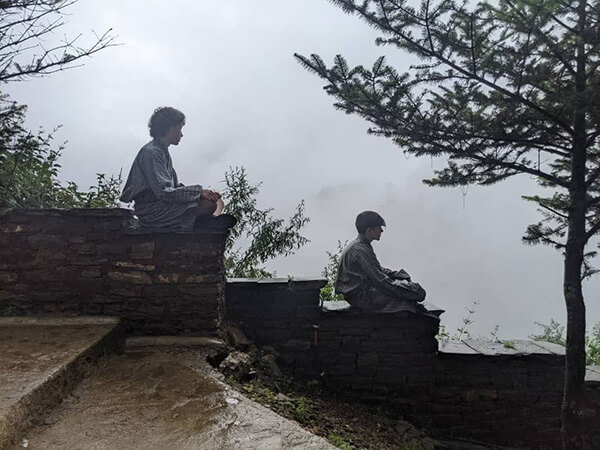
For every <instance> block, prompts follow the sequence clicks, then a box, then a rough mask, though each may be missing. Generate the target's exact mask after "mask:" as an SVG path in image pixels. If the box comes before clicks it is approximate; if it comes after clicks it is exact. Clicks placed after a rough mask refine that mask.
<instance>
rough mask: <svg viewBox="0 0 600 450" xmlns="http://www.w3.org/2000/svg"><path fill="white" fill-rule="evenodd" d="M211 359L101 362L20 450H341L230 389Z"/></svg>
mask: <svg viewBox="0 0 600 450" xmlns="http://www.w3.org/2000/svg"><path fill="white" fill-rule="evenodd" d="M208 351H209V350H208V349H206V348H205V347H195V348H192V347H177V346H156V347H151V346H150V347H149V346H142V347H133V348H129V349H127V350H126V352H125V353H124V354H121V355H117V354H113V355H108V356H106V357H104V358H101V359H100V361H99V363H98V367H97V368H96V369H95V371H94V372H93V373H92V374H91V375H90V376H88V377H87V378H85V379H84V380H83V381H82V382H81V383H80V384H79V385H78V386H77V387H76V388H75V389H74V390H73V391H72V393H71V394H70V395H68V396H67V397H66V398H65V399H64V400H63V402H62V403H61V404H60V405H58V406H57V407H55V408H54V409H53V410H52V411H50V412H49V413H47V414H46V415H45V416H44V417H43V418H42V419H41V422H40V423H39V424H38V425H37V426H35V427H34V428H30V429H29V430H27V431H26V432H25V433H24V434H23V437H22V439H20V441H19V443H18V444H17V445H16V446H13V448H14V449H21V448H24V447H27V448H28V449H33V450H35V449H50V448H51V449H90V450H92V449H93V450H95V449H207V450H210V449H240V448H244V449H261V450H263V449H291V448H298V449H334V448H335V447H334V446H332V445H331V444H329V443H328V442H327V441H326V440H325V439H323V438H321V437H318V436H316V435H313V434H311V433H309V432H308V431H306V430H304V429H303V428H302V427H300V426H299V425H298V424H297V423H295V422H292V421H290V420H288V419H286V418H283V417H281V416H279V415H278V414H276V413H274V412H273V411H271V410H269V409H267V408H265V407H263V406H261V405H259V404H258V403H255V402H254V401H252V400H250V399H248V398H246V397H244V396H243V395H242V394H240V393H239V392H237V391H235V390H233V389H232V388H231V387H229V386H228V385H226V384H225V383H223V382H222V381H221V380H220V379H219V378H220V377H221V375H220V374H219V373H218V372H217V371H216V370H215V369H213V368H212V367H211V366H210V365H209V364H208V363H207V362H206V356H207V353H208Z"/></svg>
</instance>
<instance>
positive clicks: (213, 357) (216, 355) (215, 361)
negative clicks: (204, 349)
mask: <svg viewBox="0 0 600 450" xmlns="http://www.w3.org/2000/svg"><path fill="white" fill-rule="evenodd" d="M228 355H229V352H227V351H217V352H212V353H210V354H209V355H208V356H207V357H206V361H208V363H209V364H210V365H211V366H213V367H219V365H220V364H221V363H222V362H223V361H224V360H225V358H227V356H228Z"/></svg>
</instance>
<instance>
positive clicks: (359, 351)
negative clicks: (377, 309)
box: [315, 310, 439, 416]
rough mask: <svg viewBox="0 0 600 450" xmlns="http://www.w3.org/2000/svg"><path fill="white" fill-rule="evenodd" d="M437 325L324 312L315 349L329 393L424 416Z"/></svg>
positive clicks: (416, 318) (402, 316)
mask: <svg viewBox="0 0 600 450" xmlns="http://www.w3.org/2000/svg"><path fill="white" fill-rule="evenodd" d="M438 326H439V319H438V318H437V317H435V316H434V315H415V314H411V313H396V314H366V313H361V312H354V311H352V310H346V311H324V313H323V316H322V318H321V322H320V326H319V340H318V344H317V345H316V346H315V351H316V353H317V355H316V360H317V362H318V371H319V373H321V374H322V375H323V376H324V378H325V380H326V381H327V382H328V385H329V386H331V387H332V388H335V389H340V390H342V391H346V392H348V389H350V390H351V392H352V394H353V395H358V396H359V397H360V398H361V399H362V400H366V401H387V402H389V403H391V404H393V405H394V406H396V407H399V408H400V409H401V410H402V412H403V413H405V414H411V415H415V416H424V415H428V414H429V412H430V407H431V399H432V387H433V382H434V367H435V366H434V364H435V358H436V352H437V340H436V339H435V336H436V334H437V332H438Z"/></svg>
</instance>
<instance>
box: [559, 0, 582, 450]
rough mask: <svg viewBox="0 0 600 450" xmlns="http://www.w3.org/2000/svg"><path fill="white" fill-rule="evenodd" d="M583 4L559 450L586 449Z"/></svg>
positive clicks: (565, 294) (570, 210) (566, 251)
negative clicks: (583, 290) (583, 286)
mask: <svg viewBox="0 0 600 450" xmlns="http://www.w3.org/2000/svg"><path fill="white" fill-rule="evenodd" d="M585 8H586V1H585V0H580V2H579V5H578V8H577V13H578V24H577V28H578V32H579V36H578V43H577V54H576V59H577V68H576V75H575V93H574V94H575V95H574V99H573V100H574V101H573V105H574V110H573V131H574V133H573V148H572V154H571V183H570V186H569V197H570V209H569V222H568V224H569V226H568V232H567V233H568V234H567V245H566V249H565V273H564V281H563V289H564V296H565V303H566V306H567V352H566V353H567V354H566V357H565V386H564V396H563V403H562V408H561V419H562V446H563V449H565V450H566V449H568V450H577V449H584V448H586V447H587V445H586V438H585V421H584V411H585V405H584V401H585V397H584V386H583V383H584V379H585V304H584V302H583V292H582V286H581V269H582V265H583V255H584V251H585V245H586V243H587V237H586V229H585V216H586V210H587V205H586V201H587V198H586V196H587V188H586V162H587V161H586V160H587V153H586V152H587V145H586V144H587V143H586V99H585V95H586V84H587V80H586V54H585V47H584V31H585V27H586V10H585Z"/></svg>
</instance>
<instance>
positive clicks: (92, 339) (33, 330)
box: [0, 318, 118, 447]
mask: <svg viewBox="0 0 600 450" xmlns="http://www.w3.org/2000/svg"><path fill="white" fill-rule="evenodd" d="M117 323H118V321H117V320H115V319H102V318H99V319H94V320H93V321H89V320H87V319H86V318H80V319H35V318H31V319H24V318H0V447H2V446H3V445H5V444H6V441H7V440H10V439H13V438H14V437H15V435H16V434H18V431H19V430H20V429H21V428H23V427H25V426H27V425H28V423H29V422H30V420H31V419H32V418H35V417H36V416H38V415H39V414H40V413H41V412H42V411H43V409H44V408H46V407H48V406H51V405H53V404H55V403H56V402H57V401H58V400H59V399H60V397H61V396H62V394H63V392H64V390H68V389H69V387H70V386H72V385H73V384H74V383H75V382H76V381H77V377H78V376H81V374H82V373H81V364H75V363H74V362H75V361H77V360H78V358H80V356H81V355H82V354H84V353H85V354H87V353H86V352H88V350H89V349H90V348H92V347H93V346H94V345H96V344H97V343H98V342H99V341H100V340H101V339H103V338H104V337H105V335H107V333H110V332H111V330H112V329H113V328H114V327H115V325H116V324H117ZM88 353H89V352H88ZM86 364H87V363H86ZM66 367H71V370H69V371H66V370H64V369H65V368H66Z"/></svg>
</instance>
